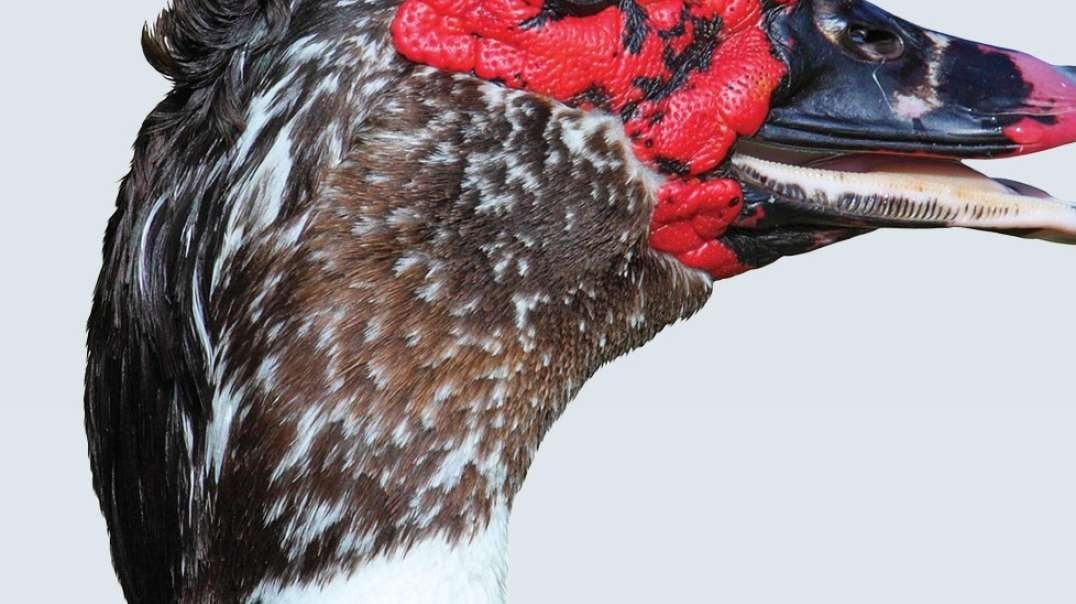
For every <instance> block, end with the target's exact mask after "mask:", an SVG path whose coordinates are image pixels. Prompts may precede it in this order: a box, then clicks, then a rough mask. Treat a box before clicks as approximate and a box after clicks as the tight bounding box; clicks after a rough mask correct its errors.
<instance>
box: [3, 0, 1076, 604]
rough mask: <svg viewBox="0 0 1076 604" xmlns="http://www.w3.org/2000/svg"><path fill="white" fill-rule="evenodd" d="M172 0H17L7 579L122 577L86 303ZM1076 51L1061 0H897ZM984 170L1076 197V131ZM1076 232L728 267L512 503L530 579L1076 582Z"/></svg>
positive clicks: (948, 241) (569, 594) (1061, 56)
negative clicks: (144, 32)
mask: <svg viewBox="0 0 1076 604" xmlns="http://www.w3.org/2000/svg"><path fill="white" fill-rule="evenodd" d="M162 2H163V0H110V1H109V2H82V1H73V0H68V1H66V2H64V1H61V2H12V3H8V5H7V6H5V8H4V11H3V12H4V15H3V17H2V19H3V22H4V24H5V27H4V28H3V29H4V33H3V35H0V65H2V66H3V82H4V84H3V88H2V92H0V106H2V111H0V120H2V136H0V152H2V154H3V155H2V160H3V163H2V166H3V169H2V174H3V179H2V184H0V187H2V193H0V196H2V197H0V199H2V201H0V203H2V208H3V218H2V220H0V229H2V231H3V236H2V237H0V246H2V248H0V250H2V254H0V262H2V284H3V286H2V289H3V291H2V294H0V318H2V320H3V326H2V328H3V331H2V339H0V354H2V355H3V359H2V363H0V367H2V371H3V386H4V389H5V395H4V400H3V408H4V410H3V414H2V416H0V417H2V420H0V430H2V433H0V446H2V447H3V449H2V451H0V464H2V465H0V484H2V485H3V487H2V489H3V490H2V496H0V522H2V523H3V525H2V527H0V535H2V536H0V556H2V557H3V559H2V560H0V568H3V580H2V581H0V601H3V602H13V603H18V602H93V603H96V602H119V601H120V595H119V590H118V586H117V584H116V581H115V579H114V578H113V575H112V571H111V568H110V564H109V561H108V550H107V545H106V534H105V525H104V521H103V520H102V518H101V516H100V514H99V512H98V508H97V503H96V500H95V499H94V497H93V495H92V492H91V485H90V474H89V469H88V463H87V461H86V454H85V450H86V445H85V437H84V435H83V430H82V403H81V399H82V385H81V380H82V371H83V360H84V352H83V325H84V322H85V318H86V315H87V313H88V310H89V305H90V297H91V292H92V287H93V283H94V280H95V278H96V274H97V271H98V268H99V263H100V241H101V236H102V233H103V230H104V226H105V222H106V220H107V218H108V216H109V215H110V213H111V211H112V207H113V203H114V198H115V194H116V187H117V181H118V180H119V179H120V177H121V176H122V175H123V173H124V172H125V170H126V166H127V163H128V161H129V159H130V144H131V142H132V141H133V139H134V136H135V132H136V129H137V128H138V126H139V124H140V122H141V120H142V119H143V117H144V116H145V114H146V113H147V111H148V110H149V109H150V107H151V106H152V105H153V104H154V103H155V102H156V101H157V100H158V99H159V98H160V97H161V95H162V94H163V93H164V91H165V89H166V84H165V82H164V81H163V79H162V78H160V77H159V76H158V75H157V74H156V73H155V72H153V71H152V70H151V69H150V67H149V66H148V65H147V64H146V63H145V61H144V60H143V59H142V57H141V53H140V50H139V44H138V39H139V31H140V28H141V26H142V23H143V22H145V21H146V20H149V19H151V18H153V17H155V15H156V13H157V11H158V10H159V9H160V8H161V4H162ZM883 5H885V6H886V8H889V9H893V10H895V11H897V12H899V13H900V14H902V15H903V16H905V17H907V18H910V19H912V20H914V21H917V22H920V23H923V24H925V25H930V26H933V27H935V28H937V29H941V30H942V31H947V32H950V33H953V34H959V35H964V36H966V37H973V38H976V39H981V40H985V41H990V42H994V43H998V44H1001V45H1005V46H1010V47H1016V48H1020V49H1023V50H1027V51H1031V52H1033V53H1035V54H1038V55H1040V56H1042V57H1044V58H1046V59H1049V60H1052V61H1054V62H1056V63H1066V62H1071V63H1076V42H1073V39H1072V37H1071V35H1072V29H1071V28H1072V23H1073V15H1074V9H1073V8H1070V4H1069V3H1064V2H1057V1H1056V0H1024V1H1023V2H1020V3H1010V2H982V1H972V0H956V1H946V2H942V1H939V0H899V1H898V0H892V1H886V2H883ZM987 169H988V170H990V171H992V172H994V173H998V174H1001V175H1005V176H1007V177H1011V178H1016V179H1020V180H1025V181H1028V182H1031V183H1033V184H1036V185H1040V186H1042V187H1044V188H1046V189H1047V190H1050V191H1052V192H1054V193H1055V194H1057V195H1058V196H1061V197H1066V198H1068V199H1076V182H1074V179H1073V176H1074V173H1076V147H1074V148H1069V149H1066V150H1059V151H1053V152H1049V153H1045V154H1041V155H1037V156H1032V157H1028V158H1022V159H1018V160H1005V161H1002V162H997V163H995V164H993V165H991V166H989V167H988V168H987ZM1074 268H1076V247H1064V246H1059V245H1050V244H1046V243H1041V242H1036V241H1023V240H1017V239H1011V238H1007V237H1001V236H995V235H988V234H982V233H975V232H957V231H951V232H883V233H876V234H874V235H872V236H868V237H864V238H862V239H859V240H856V241H853V242H850V243H846V244H843V245H839V246H835V247H833V248H830V249H827V250H824V251H821V252H817V253H814V254H810V255H808V256H804V257H800V258H792V259H786V260H784V261H782V262H780V263H778V264H777V265H775V266H773V267H770V268H768V269H766V270H762V271H758V272H755V273H753V274H749V275H746V276H744V277H741V278H738V279H735V280H732V281H729V282H725V283H721V284H719V285H718V287H717V292H716V294H715V296H714V298H713V300H712V301H711V303H710V304H709V306H708V307H707V308H706V310H705V311H704V312H702V314H701V315H699V316H698V317H696V318H695V319H693V320H691V321H690V322H687V323H683V324H680V325H678V326H676V327H674V328H671V329H669V330H667V331H666V332H665V333H664V334H662V335H661V336H660V337H659V338H658V339H657V340H656V341H655V342H653V343H651V344H650V345H649V346H647V347H645V348H644V349H642V350H640V351H638V352H636V353H634V354H632V355H630V356H628V357H626V358H624V359H621V360H620V361H618V362H617V363H614V364H613V365H611V366H610V367H608V368H606V369H604V370H603V371H601V372H600V373H599V374H598V376H597V377H596V378H595V379H594V380H593V381H592V382H591V383H589V384H588V385H587V386H586V388H585V389H584V391H583V393H582V394H581V396H580V397H579V398H578V400H577V401H576V402H575V403H574V404H572V405H571V406H570V407H569V409H568V411H567V413H566V414H565V415H564V417H563V419H562V420H561V421H560V422H559V423H558V424H557V425H556V427H555V428H554V429H553V431H552V433H551V434H550V435H549V438H548V439H547V440H546V442H545V444H544V445H543V447H542V450H541V452H540V454H539V455H538V459H537V462H536V463H535V465H534V467H533V469H532V471H531V475H530V478H529V480H528V482H527V484H526V486H525V488H524V489H523V491H522V493H521V494H520V496H519V499H518V501H517V505H516V513H515V516H514V518H513V521H512V534H511V575H510V593H511V601H512V602H513V603H514V604H524V603H526V604H536V603H547V602H567V603H574V602H618V603H621V602H622V603H643V602H647V603H649V602H659V603H660V602H688V603H696V602H698V603H703V602H707V603H708V602H721V603H726V602H727V603H734V604H755V603H757V604H763V603H765V604H789V603H797V604H798V603H815V602H817V603H824V604H863V603H866V602H870V603H901V604H905V603H908V602H916V603H918V604H953V603H962V602H968V603H975V604H991V603H999V604H1000V603H1018V602H1019V603H1023V602H1035V603H1038V604H1050V603H1066V604H1071V603H1072V602H1076V438H1074V436H1076V397H1074V396H1073V383H1074V374H1076V371H1074V369H1076V363H1074V361H1076V359H1074V357H1076V355H1074V343H1076V321H1074V311H1076V280H1074V279H1073V272H1074Z"/></svg>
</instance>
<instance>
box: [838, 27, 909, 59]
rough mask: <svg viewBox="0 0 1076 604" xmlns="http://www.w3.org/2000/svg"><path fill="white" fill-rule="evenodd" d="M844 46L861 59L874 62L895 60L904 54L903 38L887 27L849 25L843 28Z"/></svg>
mask: <svg viewBox="0 0 1076 604" xmlns="http://www.w3.org/2000/svg"><path fill="white" fill-rule="evenodd" d="M844 42H845V47H846V48H848V50H850V51H851V52H853V53H854V54H856V55H857V56H858V57H860V58H861V59H864V60H867V61H872V62H875V63H884V62H886V61H895V60H897V59H899V58H900V57H901V56H902V55H903V54H904V39H903V38H901V37H900V36H899V35H897V34H896V33H894V32H892V31H889V30H887V29H879V28H877V27H870V26H868V25H851V26H849V27H848V29H847V30H845V36H844Z"/></svg>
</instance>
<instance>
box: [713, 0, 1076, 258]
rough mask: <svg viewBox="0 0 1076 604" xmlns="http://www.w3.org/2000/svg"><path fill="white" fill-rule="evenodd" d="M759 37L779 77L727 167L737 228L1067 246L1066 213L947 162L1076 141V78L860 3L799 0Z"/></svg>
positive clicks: (1033, 194)
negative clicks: (738, 209) (915, 230)
mask: <svg viewBox="0 0 1076 604" xmlns="http://www.w3.org/2000/svg"><path fill="white" fill-rule="evenodd" d="M769 28H770V37H771V40H772V41H773V42H774V46H775V48H776V49H777V52H778V54H779V55H781V56H782V58H783V60H784V61H785V63H786V64H787V65H788V76H787V78H786V81H785V82H784V84H783V86H782V88H781V90H780V91H779V92H778V94H777V95H776V96H775V99H774V101H773V105H772V108H771V112H770V115H769V117H768V119H767V121H766V123H765V125H764V126H763V128H762V129H761V131H760V132H759V133H758V134H757V136H756V137H754V138H753V139H751V140H748V141H746V142H744V143H743V144H741V145H740V146H739V148H738V150H737V151H738V152H737V153H736V154H735V155H734V157H733V160H732V166H733V169H734V171H735V173H736V175H737V177H738V178H739V180H740V181H741V182H742V183H743V185H744V187H745V190H746V192H747V199H748V201H749V202H750V203H749V204H748V206H749V208H748V209H749V212H748V213H745V217H748V216H749V218H745V221H744V223H745V224H747V223H748V222H749V221H750V224H751V226H753V227H755V228H759V225H762V226H763V227H769V228H774V227H777V226H783V225H789V224H793V225H804V224H817V225H822V226H826V227H847V228H850V229H871V228H877V227H950V226H955V227H969V228H977V229H987V230H993V231H999V232H1006V233H1011V234H1018V235H1021V236H1035V237H1041V238H1046V239H1052V240H1059V241H1065V242H1069V243H1074V242H1076V208H1074V207H1073V205H1072V204H1069V203H1066V202H1063V201H1061V200H1057V199H1054V198H1052V197H1050V196H1049V195H1047V194H1046V193H1044V192H1042V191H1040V190H1038V189H1036V188H1034V187H1031V186H1028V185H1023V184H1020V183H1014V182H1011V181H1005V180H999V179H992V178H988V177H986V176H984V175H982V174H979V173H978V172H975V171H973V170H971V169H970V168H967V167H966V166H964V165H963V164H960V163H959V160H962V159H970V158H976V159H983V158H995V157H1005V156H1013V155H1021V154H1026V153H1031V152H1035V151H1041V150H1044V149H1049V148H1052V147H1057V146H1059V145H1064V144H1068V143H1071V142H1074V141H1076V68H1073V67H1056V66H1053V65H1050V64H1048V63H1045V62H1043V61H1040V60H1038V59H1036V58H1034V57H1031V56H1029V55H1027V54H1024V53H1020V52H1016V51H1012V50H1006V49H1001V48H996V47H992V46H987V45H984V44H979V43H976V42H971V41H967V40H961V39H958V38H954V37H951V36H948V35H945V34H941V33H938V32H934V31H929V30H926V29H923V28H921V27H918V26H916V25H913V24H911V23H909V22H907V21H904V20H902V19H899V18H897V17H895V16H893V15H891V14H889V13H887V12H886V11H883V10H882V9H880V8H878V7H876V6H874V5H872V4H870V3H867V2H847V1H837V0H813V1H801V2H799V3H796V4H794V5H792V6H791V7H790V8H781V9H778V10H777V11H775V13H774V14H773V15H771V18H770V20H769ZM761 216H765V220H760V217H761Z"/></svg>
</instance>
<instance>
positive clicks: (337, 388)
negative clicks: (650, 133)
mask: <svg viewBox="0 0 1076 604" xmlns="http://www.w3.org/2000/svg"><path fill="white" fill-rule="evenodd" d="M302 7H303V10H304V11H305V12H302V11H300V12H297V13H293V14H292V15H291V21H290V23H289V24H288V25H287V27H286V28H283V29H281V30H280V32H277V33H275V34H272V35H274V36H276V38H275V39H276V40H277V41H276V43H275V44H274V46H272V47H269V48H268V49H263V50H260V51H257V52H255V51H254V50H251V51H250V52H249V53H248V54H247V57H246V61H247V62H248V63H246V66H245V68H246V69H248V70H249V69H252V67H251V66H257V68H258V70H259V71H257V72H255V73H254V74H251V73H250V72H249V71H248V72H247V76H248V78H247V79H248V80H250V81H251V82H252V83H251V84H250V85H249V86H242V87H239V88H238V89H237V90H232V91H228V92H229V93H231V94H234V95H235V103H236V104H237V106H239V107H245V108H246V109H245V110H238V115H239V116H240V117H241V120H240V121H241V122H243V124H244V126H243V128H242V129H241V131H239V132H238V133H230V132H229V130H228V128H229V126H228V124H227V122H220V123H215V124H207V123H206V122H205V121H204V117H205V116H206V115H209V114H210V113H212V112H213V111H214V109H213V107H214V103H219V102H221V101H220V98H228V97H226V96H225V97H218V96H214V95H212V94H202V93H199V94H198V95H195V96H190V95H186V94H184V93H183V90H184V88H183V85H182V84H183V83H182V82H180V86H178V88H177V90H178V92H176V93H173V95H172V96H171V97H170V98H169V100H166V101H165V103H163V104H162V106H161V108H159V109H158V110H157V112H155V113H154V114H153V115H151V117H150V120H149V121H148V122H147V127H146V129H144V131H143V133H142V135H141V137H140V140H139V143H138V145H136V157H135V162H134V165H133V169H132V174H131V175H130V176H129V177H128V179H127V180H126V181H125V184H124V187H123V189H122V190H121V195H120V200H119V204H118V210H117V214H116V216H115V217H114V219H113V224H112V226H111V228H110V234H109V237H108V239H107V241H106V266H105V270H104V272H103V273H102V280H101V285H100V287H99V294H98V297H97V302H96V304H95V311H94V316H93V318H92V319H91V326H90V332H91V333H90V354H91V363H90V367H89V370H88V377H87V383H88V391H87V411H88V414H87V422H88V427H89V430H90V434H91V436H92V437H93V439H92V441H91V458H92V459H93V461H94V465H95V470H96V476H97V482H96V484H97V488H98V493H99V495H100V496H101V498H102V506H103V508H104V510H105V513H106V516H107V517H108V518H109V519H110V525H111V529H112V532H113V552H114V556H115V558H116V561H117V568H118V569H119V571H120V575H121V578H122V579H123V583H124V587H125V592H126V594H127V597H128V599H129V600H130V601H132V602H217V601H220V602H231V601H243V600H245V599H249V598H250V597H251V596H252V594H253V593H254V591H255V589H256V588H257V586H258V585H260V584H264V583H266V582H276V583H277V584H287V583H289V582H311V581H318V580H323V579H325V578H326V577H331V576H333V575H336V574H340V573H348V572H351V571H352V570H353V569H355V568H357V567H358V566H360V565H361V564H362V562H363V561H364V560H367V559H369V558H371V557H373V556H376V555H378V554H379V553H383V552H385V551H388V550H394V549H400V548H407V547H408V545H409V544H411V543H414V542H416V541H418V540H421V539H424V538H426V537H428V536H430V535H433V534H439V535H447V536H448V537H449V538H456V537H460V538H467V537H469V536H470V535H472V534H473V533H474V532H475V531H476V530H479V529H480V528H482V526H483V525H484V523H485V522H486V520H487V519H488V515H489V513H490V509H491V507H492V506H493V505H495V504H496V505H510V503H511V500H512V498H513V496H514V495H515V493H516V492H517V490H518V489H519V486H520V484H521V482H522V481H523V478H524V476H525V474H526V471H527V468H528V466H529V464H530V461H531V459H532V456H533V455H534V452H535V450H536V448H537V447H538V444H539V443H540V441H541V439H542V436H543V435H544V434H545V432H546V430H547V429H548V428H549V426H550V425H551V423H552V422H553V421H554V420H555V419H556V418H557V417H558V416H559V414H560V413H561V411H562V410H563V408H564V406H565V404H566V403H567V402H568V401H569V400H570V399H571V398H572V396H573V395H574V394H575V392H576V391H577V390H578V388H579V387H580V386H581V385H582V384H583V383H584V381H585V380H586V379H587V378H588V377H589V376H590V375H591V374H592V373H593V372H594V371H596V370H597V369H598V368H599V367H600V366H601V365H602V364H603V363H605V362H608V361H610V360H612V359H613V358H615V357H617V356H619V355H620V354H623V353H624V352H626V351H628V350H630V349H632V348H634V347H636V346H638V345H640V344H642V343H643V342H645V341H647V340H648V339H649V338H651V337H652V336H653V335H654V334H655V333H656V332H657V331H658V330H660V329H661V328H662V327H664V326H666V325H668V324H670V323H672V322H674V321H676V320H678V319H680V318H683V317H686V316H688V315H690V314H691V313H693V312H694V311H695V310H696V309H698V308H699V307H700V306H701V305H702V304H703V303H704V301H705V300H706V298H707V297H708V295H709V289H710V284H709V280H708V279H707V278H705V277H704V276H702V275H701V274H699V273H695V272H693V271H690V270H688V269H686V268H685V267H683V266H682V265H680V264H678V263H677V262H675V261H673V260H671V259H670V258H668V257H665V256H663V255H661V254H658V253H656V252H654V251H653V250H651V249H650V247H649V245H648V243H647V237H648V229H649V218H650V214H651V210H652V206H653V204H654V191H655V188H656V186H657V185H658V184H659V183H660V180H661V178H662V177H661V176H659V175H658V174H657V173H655V172H652V171H651V170H649V169H648V168H646V167H644V166H643V165H642V164H640V163H639V162H638V161H637V160H635V159H634V157H633V156H632V153H631V151H630V143H628V142H627V139H626V138H625V136H624V134H623V130H622V126H621V123H620V121H619V119H618V118H616V117H613V116H609V115H605V114H600V113H587V112H583V111H580V110H577V109H572V108H570V107H567V106H565V105H561V104H558V103H555V102H552V101H550V100H547V99H543V98H540V97H537V96H535V95H533V94H530V93H526V92H519V91H509V90H507V89H505V88H502V87H499V86H497V85H495V84H491V83H488V82H482V81H480V80H477V79H474V78H472V77H469V76H453V75H449V74H446V73H442V72H438V71H435V70H431V69H427V68H416V67H413V66H410V65H408V64H407V63H406V62H404V61H403V60H402V59H400V58H399V57H397V56H396V54H395V52H394V51H393V50H392V47H391V45H390V44H389V43H388V41H387V38H386V33H387V22H388V20H389V18H390V17H391V14H392V4H391V3H385V4H376V3H375V4H356V5H349V6H346V7H341V5H333V6H332V8H331V9H330V8H329V7H328V5H327V4H326V5H324V6H323V3H320V2H304V3H302ZM319 11H320V12H319ZM303 19H307V20H309V22H304V21H303ZM313 23H316V24H317V27H313V25H312V24H313ZM271 33H272V32H266V33H264V35H266V36H268V35H270V34H271ZM259 53H260V54H259ZM240 67H243V66H240ZM173 75H175V74H173ZM254 76H257V77H254ZM221 94H224V92H221ZM218 117H219V116H218ZM139 367H143V368H153V369H152V370H150V369H141V370H140V369H138V368H139ZM132 417H138V418H139V419H138V420H137V422H136V423H135V424H132V423H131V420H130V419H129V418H132ZM132 425H135V426H137V427H136V428H135V429H134V430H133V431H132V430H131V426H132ZM120 426H127V427H126V428H123V429H119V427H120ZM132 447H136V448H137V449H138V450H139V451H140V454H139V456H138V457H137V458H132V456H131V455H130V454H129V453H128V451H130V450H131V448H132ZM147 490H151V491H152V492H153V493H155V495H154V496H144V495H143V494H144V493H145V492H146V491H147Z"/></svg>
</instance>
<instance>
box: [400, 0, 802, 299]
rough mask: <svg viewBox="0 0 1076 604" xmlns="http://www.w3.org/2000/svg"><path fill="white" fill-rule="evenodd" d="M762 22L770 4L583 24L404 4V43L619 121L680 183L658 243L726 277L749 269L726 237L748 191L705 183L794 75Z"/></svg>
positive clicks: (415, 1) (710, 5)
mask: <svg viewBox="0 0 1076 604" xmlns="http://www.w3.org/2000/svg"><path fill="white" fill-rule="evenodd" d="M794 2H795V0H779V1H778V2H777V3H778V4H789V5H790V4H793V3H794ZM761 18H762V6H761V0H634V1H633V2H632V1H622V2H620V3H619V4H618V5H617V6H609V7H606V8H604V9H601V10H599V11H597V12H595V13H593V14H587V15H580V16H571V15H563V14H557V13H556V12H554V11H551V10H548V9H546V7H545V6H544V4H543V0H404V2H403V4H402V5H401V6H400V9H399V11H398V12H397V14H396V18H395V20H394V21H393V24H392V34H393V40H394V42H395V44H396V48H397V49H398V50H399V51H400V53H401V54H403V55H404V56H405V57H407V58H408V59H410V60H412V61H415V62H417V63H424V64H427V65H431V66H434V67H438V68H441V69H446V70H450V71H456V72H472V73H474V74H475V75H476V76H478V77H480V78H483V79H486V80H495V81H498V82H502V83H504V84H505V85H507V86H511V87H513V88H521V89H525V90H529V91H532V92H535V93H538V94H541V95H544V96H548V97H552V98H554V99H557V100H559V101H561V102H564V103H567V104H569V105H573V106H577V107H581V108H593V109H601V110H605V111H608V112H610V113H614V114H618V115H620V116H621V118H622V119H623V120H624V128H625V131H626V132H627V134H628V136H629V137H630V138H631V140H632V142H633V144H634V149H635V153H636V155H637V156H638V157H639V158H640V159H641V160H643V161H644V162H647V163H648V164H649V165H651V166H652V167H654V168H655V169H658V170H660V171H662V172H664V173H666V174H668V175H670V176H671V178H670V179H669V180H668V181H667V184H666V185H665V187H664V188H663V189H662V191H661V192H660V194H659V200H658V206H657V208H656V209H655V212H654V216H653V221H652V227H651V245H652V246H653V247H654V249H656V250H659V251H662V252H666V253H669V254H672V255H674V256H675V257H676V258H678V259H679V260H680V261H681V262H683V263H684V264H686V265H687V266H690V267H692V268H697V269H701V270H704V271H706V272H708V273H709V274H710V275H711V276H713V277H714V278H725V277H729V276H732V275H735V274H738V273H740V272H743V271H744V270H746V267H744V266H743V265H741V263H740V262H739V260H738V259H737V258H736V255H735V254H734V253H733V252H732V251H731V250H729V249H728V248H726V247H725V246H724V245H722V244H721V242H720V237H721V235H722V234H723V233H724V232H725V230H726V229H727V228H728V225H729V223H730V222H732V220H733V219H735V217H736V216H737V214H738V213H739V212H740V209H741V206H742V191H741V190H740V186H739V184H738V183H736V182H735V181H733V180H725V179H721V180H715V179H710V180H706V179H705V176H703V175H705V174H706V173H707V172H709V171H711V170H713V169H714V168H716V167H717V166H718V165H720V164H721V163H722V162H723V161H724V159H725V157H726V156H727V155H728V152H729V149H730V148H731V147H732V144H733V142H735V140H736V137H737V136H743V135H751V134H754V133H755V132H756V131H757V130H758V129H759V128H761V127H762V123H763V120H765V118H766V114H767V113H768V111H769V106H770V97H771V95H772V93H773V90H774V89H775V88H776V87H777V85H778V84H779V82H780V80H781V78H782V77H784V75H785V66H784V64H783V63H781V62H780V61H778V60H777V59H775V58H774V56H773V53H772V52H771V47H770V42H769V40H768V38H767V36H766V34H765V32H763V31H762V29H761V27H760V22H761Z"/></svg>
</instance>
